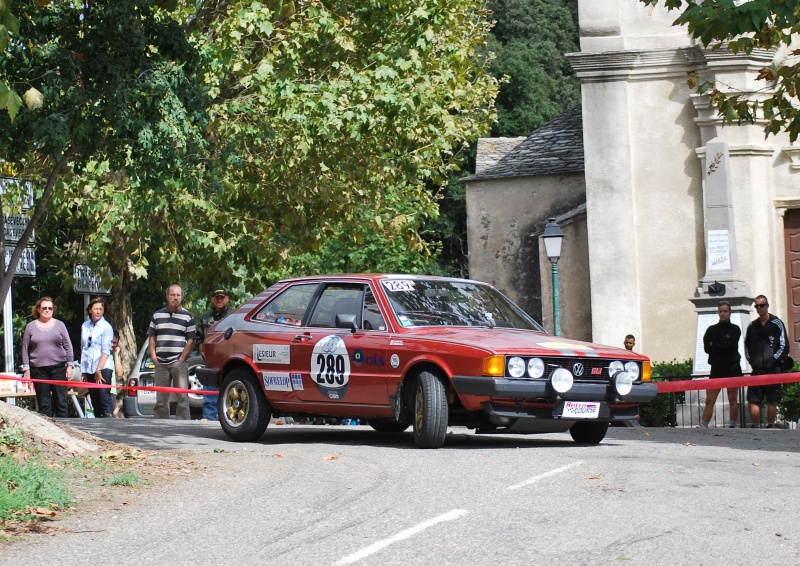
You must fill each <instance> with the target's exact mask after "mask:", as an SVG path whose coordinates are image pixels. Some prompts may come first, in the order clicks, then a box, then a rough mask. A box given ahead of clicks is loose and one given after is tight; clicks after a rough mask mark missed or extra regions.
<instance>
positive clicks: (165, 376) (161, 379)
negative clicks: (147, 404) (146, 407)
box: [153, 362, 191, 421]
mask: <svg viewBox="0 0 800 566" xmlns="http://www.w3.org/2000/svg"><path fill="white" fill-rule="evenodd" d="M155 380H156V387H179V388H181V389H189V364H187V363H186V362H173V363H171V364H162V363H160V362H156V371H155ZM170 395H171V394H170V393H161V392H156V406H155V407H154V408H153V417H154V418H156V419H168V418H169V396H170ZM175 396H176V397H177V398H178V408H177V409H176V410H175V418H177V419H181V420H186V421H188V420H189V418H190V417H191V415H190V414H189V394H188V393H176V394H175Z"/></svg>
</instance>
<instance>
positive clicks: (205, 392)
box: [0, 373, 219, 397]
mask: <svg viewBox="0 0 800 566" xmlns="http://www.w3.org/2000/svg"><path fill="white" fill-rule="evenodd" d="M0 379H13V380H14V381H20V382H22V383H46V384H48V385H63V386H64V387H85V388H86V389H111V388H112V387H115V388H117V389H128V390H133V391H155V392H157V393H191V394H193V395H219V391H208V390H205V389H183V388H181V387H156V386H151V387H147V386H144V385H136V386H131V385H120V384H119V383H118V384H117V385H111V384H110V383H94V382H92V381H72V380H68V381H57V380H54V379H25V378H22V377H18V376H16V375H10V374H7V373H0ZM12 395H13V394H9V395H8V396H12ZM2 396H3V394H2V393H0V397H2Z"/></svg>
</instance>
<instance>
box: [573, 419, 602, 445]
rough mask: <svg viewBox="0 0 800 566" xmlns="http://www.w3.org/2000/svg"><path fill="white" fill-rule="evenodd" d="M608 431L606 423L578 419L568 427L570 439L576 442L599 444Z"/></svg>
mask: <svg viewBox="0 0 800 566" xmlns="http://www.w3.org/2000/svg"><path fill="white" fill-rule="evenodd" d="M607 432H608V423H607V422H606V423H600V422H597V421H578V422H576V423H575V424H574V425H572V426H571V427H570V429H569V433H570V435H572V440H574V441H575V442H577V443H578V444H600V442H601V441H602V440H603V439H604V438H605V437H606V433H607Z"/></svg>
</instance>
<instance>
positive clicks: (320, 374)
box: [311, 334, 350, 389]
mask: <svg viewBox="0 0 800 566" xmlns="http://www.w3.org/2000/svg"><path fill="white" fill-rule="evenodd" d="M311 379H313V380H314V383H316V384H317V385H318V386H320V387H324V388H325V389H339V388H341V387H344V386H346V385H347V383H348V382H349V381H350V356H349V355H348V353H347V347H346V346H345V344H344V340H342V339H341V338H340V337H339V336H336V335H335V334H332V335H330V336H326V337H325V338H323V339H322V340H320V341H319V342H317V344H316V345H315V346H314V351H313V352H312V354H311Z"/></svg>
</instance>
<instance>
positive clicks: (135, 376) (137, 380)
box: [122, 342, 205, 418]
mask: <svg viewBox="0 0 800 566" xmlns="http://www.w3.org/2000/svg"><path fill="white" fill-rule="evenodd" d="M187 362H188V363H189V389H193V390H199V391H202V390H203V386H202V384H201V383H200V382H199V381H198V380H197V368H199V367H202V366H203V365H205V362H204V361H203V357H202V356H201V355H200V353H199V352H198V351H196V350H195V351H193V352H192V355H191V356H190V357H189V359H188V360H187ZM155 369H156V366H155V364H154V363H153V360H152V359H151V358H150V351H149V348H148V343H147V342H145V343H144V344H143V345H142V347H141V349H140V350H139V355H138V356H137V357H136V363H135V364H134V366H133V371H132V372H131V374H130V375H129V376H128V379H127V381H126V384H127V385H128V386H133V387H135V386H137V385H141V386H144V387H153V386H154V385H155V381H156V379H155ZM128 391H129V392H128V394H127V395H125V396H124V397H123V398H122V411H123V413H124V414H125V416H126V417H129V418H135V417H151V416H153V409H154V408H155V406H156V392H155V391H146V390H141V389H140V390H133V389H131V390H128ZM177 404H178V402H177V398H176V397H175V395H174V394H172V395H170V414H171V415H174V414H175V409H176V407H177ZM189 405H190V408H191V412H192V414H193V415H197V416H199V415H200V414H201V412H202V409H203V395H202V394H199V395H198V394H192V393H190V394H189Z"/></svg>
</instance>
